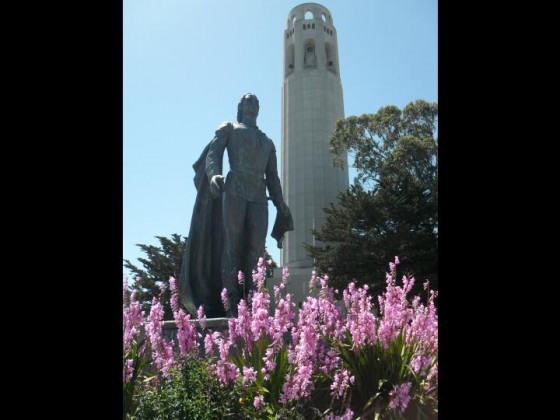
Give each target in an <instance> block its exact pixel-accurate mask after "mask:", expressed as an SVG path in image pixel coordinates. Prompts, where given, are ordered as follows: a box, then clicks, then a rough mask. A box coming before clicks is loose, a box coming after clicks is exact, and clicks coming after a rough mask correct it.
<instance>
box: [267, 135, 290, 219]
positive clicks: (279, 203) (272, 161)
mask: <svg viewBox="0 0 560 420" xmlns="http://www.w3.org/2000/svg"><path fill="white" fill-rule="evenodd" d="M266 186H267V187H268V192H269V194H270V198H272V203H274V206H275V207H276V208H277V209H278V210H279V211H282V210H283V209H284V207H287V206H286V203H285V202H284V197H283V196H282V186H281V185H280V178H279V177H278V163H277V159H276V148H275V147H274V145H273V146H272V152H271V153H270V156H269V158H268V164H267V166H266Z"/></svg>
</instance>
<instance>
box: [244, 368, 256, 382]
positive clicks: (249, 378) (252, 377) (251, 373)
mask: <svg viewBox="0 0 560 420" xmlns="http://www.w3.org/2000/svg"><path fill="white" fill-rule="evenodd" d="M256 380H257V373H256V372H255V369H253V368H252V367H249V368H248V367H243V383H244V384H246V383H248V384H249V385H251V384H252V383H253V382H255V381H256Z"/></svg>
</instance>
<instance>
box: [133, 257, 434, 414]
mask: <svg viewBox="0 0 560 420" xmlns="http://www.w3.org/2000/svg"><path fill="white" fill-rule="evenodd" d="M397 264H399V261H398V258H396V257H395V262H394V263H390V264H389V267H390V273H388V274H387V277H386V283H387V286H386V290H385V292H384V293H383V294H382V295H380V296H378V298H377V300H378V302H377V305H375V303H374V300H373V296H371V294H370V293H369V290H368V286H367V285H364V286H363V287H359V288H358V287H357V286H356V284H355V283H350V284H349V285H348V287H347V288H346V289H345V290H344V291H343V293H342V300H340V301H336V299H335V295H336V294H337V293H338V291H335V290H333V289H332V288H331V287H329V285H328V277H327V276H322V277H319V276H318V275H317V273H315V272H313V274H312V277H311V281H310V289H311V290H312V291H313V292H312V293H311V295H310V296H308V297H307V300H306V301H305V302H304V304H303V305H302V308H301V309H300V311H299V316H298V319H297V322H296V323H294V317H295V314H294V313H293V311H292V307H293V306H294V304H293V303H292V302H291V296H290V294H289V293H286V289H287V288H286V285H287V284H288V276H289V274H288V272H287V269H284V272H283V280H282V283H281V284H280V285H279V286H275V288H274V294H273V296H274V301H275V307H274V315H273V316H271V315H269V313H270V309H271V308H270V304H271V301H272V298H271V295H270V293H269V291H268V290H267V289H266V288H265V287H264V280H265V267H264V261H263V259H261V260H260V261H259V265H258V267H257V269H256V270H255V271H254V273H253V283H254V284H255V285H256V286H257V289H256V290H255V291H251V292H250V293H249V296H248V297H247V299H242V300H241V301H240V303H239V305H238V311H237V312H238V316H237V317H235V318H230V319H229V325H228V330H227V331H223V332H218V331H216V332H212V331H210V330H208V331H205V337H204V341H203V342H204V352H205V357H206V358H205V359H201V358H200V351H201V347H202V346H201V343H202V340H201V335H200V334H199V333H198V332H197V331H196V330H195V329H194V326H193V323H191V320H190V316H189V315H188V314H187V313H186V312H185V311H184V309H182V308H180V305H179V302H178V296H177V288H176V282H175V279H173V278H171V279H170V282H169V283H170V286H171V289H172V290H171V292H172V303H171V306H172V308H173V311H174V317H175V321H176V325H177V344H178V349H177V348H176V350H175V351H174V349H173V348H174V347H175V344H176V343H175V342H173V341H169V342H168V341H167V340H165V339H164V338H163V337H162V334H161V328H162V323H163V310H162V308H163V307H162V304H161V302H160V299H158V298H154V301H153V302H152V307H151V310H150V315H149V316H148V317H147V318H144V316H143V314H141V313H140V309H139V306H138V304H137V303H136V302H135V300H134V298H133V297H131V306H130V308H128V307H125V315H127V316H126V317H125V318H126V319H127V320H128V321H127V322H125V349H129V351H128V353H126V352H125V353H126V354H125V363H124V365H123V369H124V377H125V383H124V385H123V386H124V389H125V390H127V389H128V392H127V393H125V406H126V404H127V400H126V397H127V396H128V399H129V400H132V401H129V402H128V406H127V407H128V408H127V409H126V410H125V417H126V413H130V414H129V415H128V417H126V418H129V419H214V418H236V419H283V418H290V419H320V418H324V419H327V420H329V419H330V420H335V419H338V420H351V419H353V418H356V416H359V418H372V419H382V418H383V419H384V418H391V419H395V418H396V419H401V418H408V417H409V416H410V415H411V412H414V413H413V418H418V419H422V418H427V415H426V414H427V413H429V414H430V415H433V414H434V413H437V398H438V317H437V313H436V312H437V310H436V307H435V298H436V296H437V294H436V292H434V291H430V290H429V289H428V283H427V282H426V284H425V285H424V288H425V290H426V291H427V292H426V293H427V298H426V299H425V300H424V301H422V299H421V297H420V296H415V297H414V298H413V299H412V300H409V298H408V295H409V294H410V292H411V290H412V287H413V285H414V278H412V277H407V276H403V279H402V285H397V281H396V266H397ZM240 281H243V279H242V278H240ZM162 296H163V293H162ZM222 297H223V299H224V305H225V306H226V308H227V306H228V302H227V301H226V300H227V293H226V292H225V289H224V292H223V296H222ZM133 315H134V316H133ZM141 323H145V330H146V336H147V339H146V347H147V350H145V349H143V351H142V354H144V355H146V354H150V356H151V364H150V365H148V366H146V368H143V371H142V372H140V371H139V368H138V369H137V368H136V366H140V365H136V364H135V363H132V362H130V360H131V359H127V357H130V356H131V355H135V354H136V353H134V352H132V353H131V351H130V349H135V348H136V347H134V346H136V345H137V344H136V343H138V340H135V339H131V337H132V338H134V337H136V335H135V334H133V333H134V332H135V331H137V330H138V329H139V327H138V326H139V324H141ZM197 323H198V324H200V326H201V327H202V328H203V329H204V330H205V328H206V327H205V316H204V311H203V310H202V308H200V309H199V312H198V322H197ZM133 327H134V328H133ZM127 337H128V338H127ZM127 343H128V344H127ZM131 343H132V344H131ZM131 346H132V347H131ZM177 350H178V351H177ZM144 359H146V356H144ZM150 370H151V371H152V372H155V376H152V377H151V378H150V377H147V375H149V374H150V373H149V372H150ZM127 378H128V379H127ZM135 387H136V388H135Z"/></svg>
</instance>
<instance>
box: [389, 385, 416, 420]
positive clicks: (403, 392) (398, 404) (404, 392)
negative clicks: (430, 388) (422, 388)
mask: <svg viewBox="0 0 560 420" xmlns="http://www.w3.org/2000/svg"><path fill="white" fill-rule="evenodd" d="M410 385H411V383H410V382H406V383H404V384H401V385H398V386H395V387H394V388H393V390H392V391H391V392H389V396H390V397H391V402H390V403H389V409H391V410H394V411H396V412H399V413H401V414H402V413H404V411H405V410H406V407H408V403H409V402H410V395H409V394H408V393H409V392H410Z"/></svg>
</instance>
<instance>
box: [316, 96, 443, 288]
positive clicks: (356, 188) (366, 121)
mask: <svg viewBox="0 0 560 420" xmlns="http://www.w3.org/2000/svg"><path fill="white" fill-rule="evenodd" d="M437 117H438V106H437V103H428V102H426V101H424V100H416V101H415V102H412V103H410V104H408V105H407V106H405V107H404V109H403V110H402V111H401V110H400V109H399V108H397V107H396V106H386V107H382V108H380V109H379V111H378V112H377V113H375V114H364V115H361V116H351V117H348V118H345V119H339V120H338V121H337V123H336V125H335V129H334V131H333V133H332V135H331V138H330V140H329V142H330V145H331V152H332V154H333V156H334V157H333V164H334V165H335V166H340V167H342V166H343V163H342V159H341V158H340V156H343V155H344V154H345V153H349V155H350V157H351V158H353V160H354V165H353V166H354V167H355V168H356V169H357V176H356V178H355V179H354V185H352V186H351V187H350V188H349V189H348V190H347V191H345V192H342V193H340V194H339V206H337V207H335V206H331V207H330V208H327V209H325V212H326V215H327V217H326V221H325V223H324V224H323V225H322V226H321V227H320V228H319V229H316V230H314V235H315V238H316V239H317V240H318V241H322V242H323V243H322V244H321V243H319V244H317V245H316V246H313V245H309V244H306V245H305V247H306V250H307V252H308V254H309V255H310V256H311V257H313V258H315V261H316V265H317V267H318V268H319V269H320V270H322V271H323V272H325V273H327V274H329V275H330V277H331V278H332V284H333V285H335V286H337V287H344V286H345V285H346V284H347V283H348V282H350V281H352V280H357V281H358V282H359V283H361V284H369V285H370V286H373V289H372V291H379V290H381V289H382V288H383V286H384V278H385V273H386V272H388V270H389V269H388V266H387V264H388V262H389V261H393V259H394V257H395V256H396V255H398V256H399V258H400V261H401V264H400V266H399V268H400V271H401V272H402V273H407V274H412V275H414V276H415V277H416V280H417V283H416V286H417V287H421V284H422V283H423V282H424V281H425V279H429V280H430V284H431V286H432V288H437V246H438V241H437V240H438V141H437Z"/></svg>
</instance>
